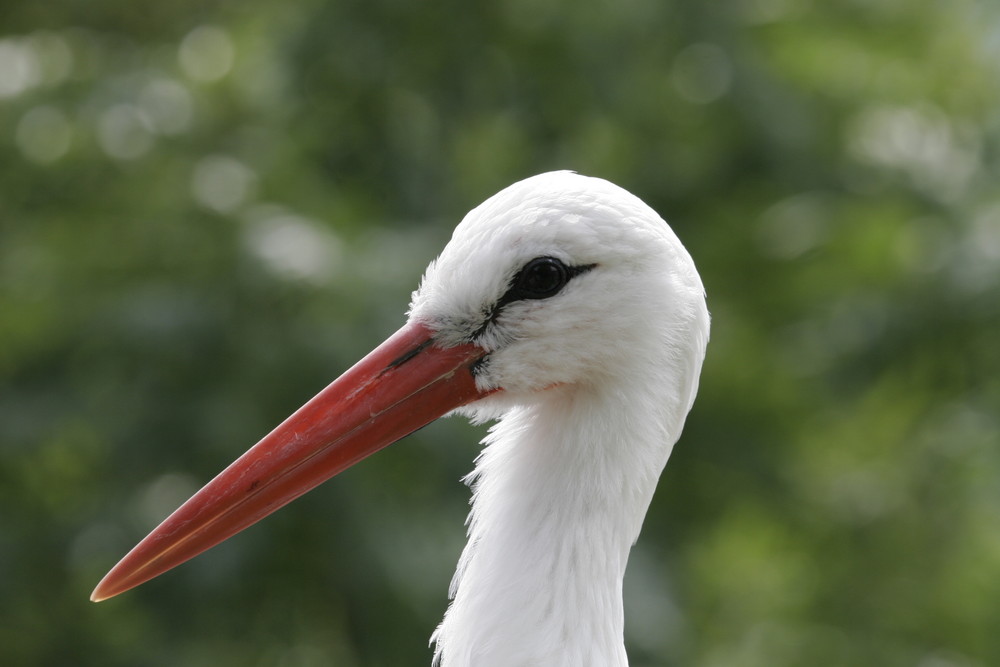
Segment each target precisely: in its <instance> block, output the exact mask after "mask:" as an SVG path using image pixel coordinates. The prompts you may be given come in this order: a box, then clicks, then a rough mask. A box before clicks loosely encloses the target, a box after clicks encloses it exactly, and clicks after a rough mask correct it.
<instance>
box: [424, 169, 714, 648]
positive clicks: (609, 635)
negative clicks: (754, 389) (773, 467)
mask: <svg viewBox="0 0 1000 667" xmlns="http://www.w3.org/2000/svg"><path fill="white" fill-rule="evenodd" d="M543 256H549V257H556V258H559V259H560V260H562V261H563V262H564V263H565V264H567V265H569V266H588V265H591V264H593V265H595V266H594V268H593V269H592V270H589V271H586V272H584V273H581V274H580V275H577V276H575V277H574V278H573V279H572V280H570V282H569V283H568V284H567V285H566V287H565V288H564V289H563V290H562V291H560V292H559V293H558V294H556V295H555V296H553V297H551V298H548V299H534V300H521V301H516V302H513V303H509V304H507V305H506V306H505V307H504V308H503V309H502V310H501V311H500V312H499V314H498V315H497V316H496V317H495V320H494V321H493V322H492V323H491V324H489V325H488V326H486V328H485V329H482V330H481V333H480V335H479V336H478V337H477V339H476V342H478V343H479V344H480V345H482V346H483V347H484V348H486V349H487V350H489V351H490V355H489V357H488V360H487V363H486V364H485V365H484V366H483V368H482V372H481V374H480V375H479V376H478V377H477V382H478V383H479V385H480V387H481V388H483V389H490V388H499V389H502V391H500V392H497V393H495V394H492V395H491V396H489V397H487V398H485V399H482V400H480V401H479V402H477V403H474V404H472V405H470V406H467V407H466V408H464V409H463V410H462V412H464V413H465V414H467V415H469V416H470V417H472V418H473V419H476V420H485V419H492V418H499V423H497V424H496V425H495V426H493V428H492V429H491V430H490V433H489V435H488V436H487V437H486V439H485V440H484V441H483V442H484V444H485V449H484V450H483V452H482V453H481V454H480V456H479V458H478V459H477V461H476V468H475V471H474V472H473V473H472V474H470V475H469V476H468V478H467V480H466V481H467V482H468V483H469V484H470V485H471V486H472V488H473V507H472V512H471V514H470V516H469V542H468V545H467V546H466V548H465V551H464V552H463V554H462V557H461V560H460V562H459V565H458V570H457V571H456V573H455V577H454V580H453V582H452V586H451V596H452V598H453V601H452V603H451V606H450V607H449V609H448V611H447V613H446V615H445V617H444V620H443V621H442V623H441V625H440V626H439V627H438V629H437V631H436V632H435V633H434V636H433V637H432V641H433V642H434V643H435V644H436V650H435V663H436V664H440V665H441V667H491V666H494V665H495V666H498V667H500V666H502V667H517V666H528V665H538V666H545V667H558V666H560V665H565V666H583V665H594V666H598V667H616V666H623V665H627V662H628V661H627V657H626V655H625V648H624V642H623V625H624V619H623V608H622V592H621V587H622V577H623V575H624V572H625V566H626V562H627V560H628V553H629V550H630V548H631V545H632V544H633V543H634V542H635V540H636V539H637V537H638V535H639V530H640V527H641V525H642V520H643V517H644V516H645V514H646V509H647V507H648V506H649V502H650V499H651V498H652V494H653V491H654V489H655V486H656V481H657V479H658V477H659V475H660V472H661V470H662V469H663V466H664V465H665V464H666V461H667V457H668V456H669V454H670V451H671V448H672V447H673V444H674V443H675V442H676V440H677V438H678V437H679V435H680V432H681V429H682V427H683V424H684V420H685V417H686V415H687V412H688V410H689V409H690V407H691V404H692V402H693V401H694V396H695V393H696V391H697V386H698V375H699V373H700V370H701V364H702V360H703V358H704V354H705V346H706V344H707V341H708V332H709V317H708V311H707V308H706V305H705V297H704V288H703V287H702V283H701V280H700V278H699V276H698V272H697V271H696V269H695V267H694V263H693V262H692V260H691V257H690V255H689V254H688V253H687V251H686V250H685V249H684V247H683V246H682V245H681V243H680V241H679V240H678V239H677V237H676V236H675V235H674V233H673V232H672V231H671V230H670V228H669V227H668V226H667V224H666V223H665V222H664V221H663V220H662V219H661V218H660V217H659V216H658V215H657V214H656V213H655V212H654V211H653V210H652V209H650V208H649V207H648V206H646V205H645V204H644V203H643V202H642V201H640V200H639V199H638V198H637V197H635V196H633V195H631V194H629V193H628V192H626V191H625V190H623V189H621V188H619V187H617V186H615V185H612V184H611V183H608V182H607V181H603V180H600V179H596V178H588V177H584V176H580V175H577V174H574V173H571V172H553V173H548V174H541V175H539V176H535V177H533V178H529V179H526V180H524V181H521V182H519V183H515V184H514V185H512V186H510V187H508V188H506V189H505V190H503V191H501V192H500V193H498V194H496V195H494V196H493V197H491V198H490V199H488V200H487V201H486V202H484V203H483V204H481V205H480V206H478V207H477V208H475V209H474V210H472V211H471V212H470V213H469V214H468V215H467V216H466V217H465V219H464V220H463V221H462V222H461V224H459V225H458V227H457V228H456V229H455V233H454V235H453V237H452V239H451V242H450V243H449V244H448V246H447V247H446V248H445V249H444V251H443V252H442V253H441V255H440V257H439V258H438V259H437V260H435V261H434V262H433V263H432V264H431V266H430V267H429V268H428V269H427V273H426V275H425V277H424V280H423V282H422V284H421V286H420V288H419V289H418V290H417V291H416V292H415V293H414V295H413V300H412V303H411V307H410V318H411V319H414V320H419V321H422V322H425V323H427V324H428V325H429V326H430V327H431V328H432V329H433V330H434V331H435V332H436V337H437V339H438V341H439V344H442V345H450V344H457V343H459V342H467V341H468V340H469V337H470V335H471V334H472V332H475V331H477V330H480V328H481V327H482V326H483V323H484V321H486V319H487V317H488V315H489V313H490V309H491V306H492V304H495V303H496V301H497V300H498V299H499V298H500V296H501V295H502V294H504V292H505V291H506V290H507V288H508V287H509V284H510V281H511V280H512V278H513V276H514V275H515V274H516V273H517V271H518V270H519V269H520V268H521V267H522V266H524V264H525V263H526V262H528V261H530V260H531V259H533V258H536V257H543Z"/></svg>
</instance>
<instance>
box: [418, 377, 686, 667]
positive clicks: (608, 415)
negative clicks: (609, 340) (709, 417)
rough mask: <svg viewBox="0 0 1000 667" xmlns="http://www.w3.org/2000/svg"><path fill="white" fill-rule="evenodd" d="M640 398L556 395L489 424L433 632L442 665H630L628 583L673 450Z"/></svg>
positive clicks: (607, 391) (611, 391)
mask: <svg viewBox="0 0 1000 667" xmlns="http://www.w3.org/2000/svg"><path fill="white" fill-rule="evenodd" d="M633 390H634V387H633ZM635 398H636V397H635V396H634V394H632V393H631V392H625V391H619V390H616V389H615V388H613V387H605V388H604V389H602V390H601V391H599V392H598V391H590V390H583V389H579V388H559V389H555V390H549V391H548V392H546V396H545V397H544V398H543V400H542V401H540V402H539V403H536V404H533V405H531V406H527V407H521V408H516V409H514V410H512V411H511V412H509V413H508V414H507V415H505V416H504V418H503V419H502V420H501V421H500V422H499V423H498V424H497V425H496V426H494V427H493V429H492V430H491V433H490V435H489V436H488V437H487V439H486V440H485V441H484V442H485V443H486V445H487V447H486V448H485V450H484V451H483V453H482V454H481V456H480V457H479V459H478V460H477V463H476V470H475V472H474V473H473V475H472V476H471V479H472V484H473V489H474V496H473V510H472V513H471V515H470V528H469V543H468V545H467V546H466V548H465V551H464V553H463V554H462V559H461V561H460V563H459V568H458V571H457V572H456V574H455V579H454V580H453V582H452V590H451V593H452V596H453V597H454V601H453V603H452V605H451V607H450V609H449V610H448V613H447V614H446V616H445V619H444V621H443V622H442V624H441V626H440V627H439V628H438V631H437V632H436V633H435V637H434V639H435V641H436V642H437V650H438V652H439V655H440V658H441V659H440V664H441V665H442V667H467V666H471V665H475V666H476V667H484V666H486V667H488V666H491V665H504V666H505V667H509V666H511V665H546V666H558V665H567V666H569V665H575V666H579V665H601V666H608V667H616V666H618V667H623V666H625V665H627V658H626V655H625V648H624V642H623V625H624V618H623V616H624V613H623V608H622V594H621V586H622V577H623V575H624V572H625V566H626V562H627V560H628V552H629V549H630V548H631V545H632V543H633V542H634V541H635V539H636V537H637V536H638V533H639V528H640V526H641V524H642V519H643V516H644V515H645V513H646V509H647V507H648V505H649V501H650V499H651V497H652V494H653V490H654V488H655V485H656V480H657V478H658V476H659V473H660V471H661V469H662V468H663V465H664V464H665V463H666V458H667V456H668V454H669V450H670V446H671V445H672V444H673V438H670V437H669V435H668V434H669V429H668V428H667V426H668V425H667V424H662V423H656V422H655V421H650V414H657V413H658V412H660V411H650V410H648V406H644V405H643V402H642V401H641V400H635ZM661 410H662V407H661Z"/></svg>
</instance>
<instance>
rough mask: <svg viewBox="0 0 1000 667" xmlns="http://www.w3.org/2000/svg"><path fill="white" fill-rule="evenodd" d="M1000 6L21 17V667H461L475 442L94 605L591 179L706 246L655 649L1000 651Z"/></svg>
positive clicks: (15, 284)
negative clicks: (444, 664)
mask: <svg viewBox="0 0 1000 667" xmlns="http://www.w3.org/2000/svg"><path fill="white" fill-rule="evenodd" d="M998 13H1000V8H998V7H997V6H996V5H995V4H994V3H991V2H986V1H982V2H973V1H971V0H957V1H955V2H949V3H944V2H928V3H907V2H903V1H902V0H877V1H872V2H867V1H865V2H863V1H861V0H830V1H829V2H810V1H809V0H726V1H724V2H716V3H703V2H698V1H696V0H675V1H673V2H664V1H663V0H626V1H624V2H620V3H613V2H606V1H588V2H567V1H565V0H538V1H535V0H532V1H529V0H502V1H501V2H496V3H466V2H458V1H457V0H451V1H448V0H444V1H439V2H427V3H406V2H401V1H400V0H375V1H365V2H361V1H359V0H342V1H338V0H289V1H288V2H282V3H275V2H262V1H260V0H246V1H244V2H240V3H236V2H222V1H218V0H217V1H215V2H198V3H195V2H189V1H183V0H182V1H180V2H172V3H131V4H128V3H120V2H110V1H108V0H96V1H95V2H88V3H73V2H66V1H65V0H56V1H54V2H45V3H7V4H5V5H4V7H3V8H2V9H0V31H2V32H0V503H2V507H3V508H4V512H3V517H4V518H3V521H2V522H0V601H2V602H0V662H2V663H3V664H4V665H101V666H115V665H123V666H124V665H143V666H145V665H149V666H160V665H163V666H166V665H185V666H197V665H212V666H213V667H218V666H220V665H221V666H227V665H296V666H297V665H319V664H335V665H343V666H350V665H365V666H378V665H384V666H398V665H419V664H427V663H428V662H429V659H430V651H429V649H428V648H427V637H428V636H429V634H430V632H431V630H432V629H433V627H434V626H435V624H436V623H437V621H438V619H439V618H440V615H441V613H442V612H443V610H444V609H445V606H446V598H445V592H446V589H447V583H448V580H449V577H450V574H451V569H452V567H453V564H454V562H455V561H456V559H457V556H458V553H459V551H460V549H461V545H462V543H463V527H462V520H463V518H464V515H465V512H466V510H467V507H466V504H465V503H466V501H467V498H468V491H467V489H465V488H464V487H463V486H461V485H460V484H459V483H458V478H459V477H460V476H461V475H462V474H463V473H464V472H465V471H467V470H468V469H469V468H470V467H471V461H472V458H473V457H474V456H475V453H476V451H477V449H476V447H475V444H474V443H475V442H476V441H477V439H478V437H480V436H481V435H482V430H481V429H474V428H472V427H469V426H467V425H465V424H464V423H461V422H460V421H458V420H445V421H443V422H440V423H437V424H435V425H433V426H432V427H429V428H427V429H425V430H423V431H421V432H420V433H419V434H417V435H415V436H414V437H411V438H409V440H408V441H407V442H406V443H405V444H402V445H399V446H397V447H394V448H391V449H390V450H388V451H386V452H384V453H382V454H379V455H377V456H375V457H373V458H372V459H370V460H368V461H366V462H365V463H364V464H363V465H360V466H358V467H357V468H355V469H352V470H351V471H349V472H347V473H345V474H343V475H342V476H341V477H339V478H337V479H336V480H335V481H333V482H331V483H328V484H327V485H325V486H323V487H321V488H320V489H318V490H317V491H315V492H314V493H312V494H310V495H309V496H307V497H305V498H303V499H302V500H300V501H299V502H298V503H296V504H295V505H294V506H292V507H290V508H288V509H286V510H285V511H283V512H280V513H279V514H277V515H275V516H274V517H271V518H270V519H269V520H268V521H266V522H264V523H262V524H260V525H259V526H257V527H255V528H253V529H251V530H249V531H247V532H246V533H244V534H243V535H241V536H239V537H237V538H235V539H233V540H231V541H230V542H229V543H226V544H224V545H222V546H220V547H219V548H217V549H215V550H214V551H213V552H211V553H209V554H206V555H205V556H202V557H200V558H198V559H196V560H194V561H192V562H191V563H189V564H187V565H185V566H183V567H181V568H179V569H178V570H176V571H174V572H172V573H170V574H168V575H166V576H164V577H162V578H160V579H158V580H156V581H153V582H151V583H149V584H147V585H145V586H143V587H141V588H139V589H137V590H135V591H133V592H130V593H128V594H126V595H124V596H121V597H120V598H116V599H114V600H112V601H109V602H105V603H102V604H101V605H99V606H95V605H92V604H91V603H90V602H88V601H87V597H88V594H89V592H90V590H91V589H92V588H93V586H94V585H95V583H96V582H97V581H98V579H99V578H100V577H101V575H103V573H104V572H105V571H106V570H107V569H108V568H109V567H110V566H111V565H112V564H113V563H114V562H115V561H116V559H117V558H119V557H120V556H121V555H123V554H124V553H125V551H126V550H127V549H128V548H130V547H131V546H132V545H133V544H134V543H135V542H136V541H137V540H138V539H139V538H140V537H142V536H143V535H145V533H146V532H147V531H148V530H149V529H150V528H151V527H152V526H154V525H155V524H156V523H157V522H158V521H159V520H160V519H161V518H163V517H164V516H165V515H166V514H167V513H168V512H169V511H171V510H172V509H173V508H174V507H175V506H176V505H177V504H178V503H179V502H180V501H182V500H183V499H185V498H186V497H187V495H188V494H189V493H190V492H191V491H193V490H194V489H196V488H197V487H198V486H199V485H200V483H202V482H204V481H205V480H207V479H209V478H210V477H211V476H212V475H213V474H214V473H215V472H217V471H218V470H220V469H221V468H222V467H223V466H224V465H225V464H227V463H228V462H229V461H230V460H231V459H233V458H234V457H235V456H236V455H237V454H238V453H240V452H242V451H243V449H245V448H246V447H247V446H249V445H250V444H252V443H253V442H255V441H256V440H257V439H258V438H259V437H260V436H261V435H262V434H264V433H265V432H267V431H268V430H269V429H270V427H272V426H273V425H275V424H276V423H278V422H279V421H280V420H281V419H282V418H283V417H284V416H285V415H286V414H288V413H289V412H291V411H292V410H293V409H294V408H296V407H297V406H298V405H299V404H300V403H302V402H303V401H304V400H305V399H307V398H309V397H310V396H311V395H312V394H313V393H314V392H315V391H317V390H318V389H320V388H321V387H322V386H324V385H325V384H326V382H328V381H329V380H331V379H332V378H333V377H335V376H336V375H338V374H339V372H340V371H342V370H343V369H344V368H346V367H347V366H348V365H349V364H350V363H352V362H353V361H354V360H355V359H357V358H358V357H359V356H360V355H361V354H363V353H364V352H366V351H367V349H368V348H369V347H371V346H372V345H374V344H375V343H377V342H379V341H380V340H381V339H382V337H383V336H385V335H386V334H388V333H390V332H391V331H393V330H395V328H396V327H397V326H398V325H399V324H400V323H401V322H402V319H403V312H404V309H405V305H406V301H407V296H408V293H409V291H410V290H411V289H412V288H413V287H415V285H416V284H417V281H418V279H419V276H420V271H421V269H422V268H423V266H424V265H425V264H426V263H427V262H428V261H429V260H430V259H431V258H432V257H433V256H434V255H435V253H436V252H437V250H438V249H439V248H440V247H441V246H443V244H444V243H445V242H446V240H447V238H448V234H449V232H450V230H451V228H452V227H453V226H454V224H455V223H456V222H457V221H458V220H459V219H460V218H461V216H462V215H463V214H464V212H465V210H467V209H468V208H470V207H471V206H473V205H475V204H477V203H479V202H480V201H481V200H482V199H484V198H485V197H486V196H488V195H490V194H492V193H493V192H495V191H496V190H498V189H500V188H501V187H503V186H505V185H507V184H509V183H510V182H513V181H515V180H518V179H520V178H523V177H525V176H528V175H531V174H534V173H538V172H541V171H545V170H549V169H554V168H571V169H575V170H578V171H581V172H583V173H587V174H593V175H599V176H603V177H605V178H608V179H610V180H612V181H614V182H617V183H619V184H620V185H622V186H624V187H626V188H627V189H629V190H631V191H633V192H635V193H636V194H638V195H639V196H640V197H642V198H643V199H645V200H646V201H647V202H648V203H650V204H651V205H652V206H653V207H654V208H656V209H657V210H658V211H660V212H661V213H662V214H663V215H664V216H665V217H667V218H668V219H669V220H670V221H671V223H672V224H673V226H674V228H675V229H676V231H677V232H678V234H679V236H680V237H681V238H682V239H683V240H684V242H685V243H686V244H687V246H688V247H689V249H690V250H691V252H692V254H693V255H694V257H695V259H696V261H697V262H698V265H699V267H700V269H701V272H702V275H703V277H704V280H705V283H706V286H707V289H708V293H709V303H710V307H711V309H712V312H713V318H714V328H713V336H712V343H711V345H710V350H709V358H708V362H707V366H706V368H705V372H704V377H703V381H702V389H701V395H700V397H699V399H698V402H697V403H696V405H695V409H694V411H693V413H692V415H691V418H690V419H689V423H688V427H687V429H686V432H685V434H684V436H683V438H682V440H681V443H680V444H679V446H678V448H677V449H676V451H675V453H674V456H673V459H672V460H671V462H670V464H669V465H668V466H667V470H666V472H665V473H664V476H663V479H662V481H661V485H660V489H659V492H658V495H657V497H656V499H655V501H654V504H653V506H652V508H651V510H650V514H649V516H648V518H647V521H646V524H645V529H644V534H643V537H642V538H641V540H640V542H639V544H638V546H637V547H636V549H635V550H634V551H633V558H632V563H631V566H630V570H629V574H628V577H627V580H626V597H627V601H626V614H627V619H626V625H627V644H628V648H629V652H630V655H631V658H632V662H633V664H634V665H636V666H644V665H685V666H687V665H702V666H723V667H727V666H757V665H759V666H761V667H775V666H779V665H780V666H786V665H787V666H792V665H802V666H814V665H824V666H825V665H837V666H839V665H843V666H856V665H878V666H885V665H919V666H921V667H967V666H973V665H984V666H985V665H996V664H1000V635H998V634H997V628H998V627H1000V429H998V426H1000V425H998V414H997V406H998V405H1000V345H998V325H1000V281H998V278H1000V186H998V184H1000V85H998V84H1000V17H998Z"/></svg>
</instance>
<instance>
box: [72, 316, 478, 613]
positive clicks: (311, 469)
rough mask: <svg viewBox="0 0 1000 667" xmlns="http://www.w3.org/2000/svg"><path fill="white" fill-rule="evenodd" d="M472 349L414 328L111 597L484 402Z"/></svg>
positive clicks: (181, 526)
mask: <svg viewBox="0 0 1000 667" xmlns="http://www.w3.org/2000/svg"><path fill="white" fill-rule="evenodd" d="M484 355H485V351H484V350H483V349H482V348H480V347H478V346H476V345H473V344H463V345H458V346H455V347H449V348H442V347H437V346H436V345H435V343H434V338H433V335H432V332H431V331H430V329H428V328H427V327H426V326H425V325H423V324H420V323H418V322H411V323H409V324H407V325H406V326H404V327H403V328H402V329H400V330H399V331H397V332H396V333H395V334H393V335H392V336H391V337H389V339H388V340H386V341H385V342H384V343H382V344H381V345H380V346H378V347H377V348H376V349H375V350H373V351H372V352H371V353H370V354H369V355H368V356H366V357H365V358H364V359H362V360H361V361H359V362H358V363H357V364H355V365H354V367H352V368H351V369H350V370H348V371H347V372H346V373H344V374H343V375H342V376H340V377H339V378H338V379H337V380H335V381H334V382H333V383H332V384H330V386H328V387H327V388H326V389H324V390H323V391H321V392H320V393H319V394H317V395H316V396H315V397H314V398H313V399H312V400H311V401H309V402H308V403H306V404H305V405H303V406H302V407H301V408H299V409H298V410H297V411H296V412H295V413H294V414H293V415H292V416H291V417H289V418H288V419H286V420H285V421H284V422H283V423H282V424H281V425H280V426H278V428H276V429H274V430H273V431H272V432H271V433H269V434H268V435H267V436H266V437H265V438H264V439H263V440H261V441H260V442H258V443H257V444H256V445H254V446H253V447H252V448H250V449H249V450H248V451H247V452H246V453H245V454H243V456H241V457H240V458H239V459H237V460H236V461H235V462H233V463H232V464H231V465H230V466H229V467H228V468H226V469H225V470H223V471H222V472H221V473H219V475H218V476H217V477H216V478H215V479H213V480H212V481H211V482H209V483H208V484H206V485H205V487H204V488H203V489H201V491H199V492H198V493H196V494H195V495H194V496H192V497H191V498H190V499H189V500H188V501H187V502H186V503H184V504H183V505H181V507H179V508H178V509H177V510H176V511H175V512H174V513H173V514H171V515H170V516H169V517H167V518H166V520H164V522H163V523H161V524H160V525H159V526H158V527H157V528H156V529H155V530H154V531H153V532H151V533H150V534H149V535H148V536H146V538H145V539H144V540H142V541H141V542H140V543H139V544H138V545H136V546H135V548H133V549H132V551H130V552H129V553H128V554H126V556H125V557H124V558H122V560H121V561H120V562H119V563H118V564H117V565H115V567H114V568H113V569H112V570H111V571H110V572H108V574H107V575H105V577H104V579H102V580H101V582H100V583H99V584H98V585H97V588H95V589H94V592H93V594H91V596H90V599H91V600H93V601H94V602H99V601H100V600H105V599H107V598H110V597H113V596H115V595H118V594H119V593H122V592H124V591H127V590H128V589H130V588H133V587H134V586H138V585H139V584H141V583H143V582H145V581H148V580H149V579H152V578H153V577H155V576H158V575H160V574H162V573H163V572H166V571H167V570H169V569H171V568H172V567H175V566H177V565H180V564H181V563H183V562H184V561H186V560H188V559H189V558H193V557H194V556H197V555H198V554H200V553H201V552H202V551H205V550H206V549H209V548H211V547H213V546H215V545H216V544H218V543H219V542H222V541H223V540H225V539H227V538H229V537H231V536H232V535H235V534H236V533H238V532H239V531H241V530H243V529H244V528H246V527H248V526H250V525H252V524H254V523H256V522H257V521H259V520H261V519H263V518H264V517H265V516H267V515H268V514H270V513H271V512H274V511H275V510H277V509H278V508H279V507H282V506H283V505H285V504H287V503H289V502H291V501H293V500H295V499H296V498H298V497H299V496H301V495H302V494H303V493H305V492H306V491H309V490H310V489H312V488H314V487H316V486H318V485H319V484H321V483H323V482H324V481H326V480H327V479H329V478H331V477H333V476H334V475H336V474H337V473H339V472H341V471H342V470H344V469H346V468H348V467H350V466H352V465H354V464H355V463H357V462H358V461H360V460H361V459H363V458H365V457H366V456H369V455H370V454H373V453H374V452H376V451H378V450H379V449H382V448H383V447H386V446H388V445H390V444H392V443H393V442H395V441H397V440H399V439H400V438H402V437H403V436H405V435H408V434H410V433H412V432H413V431H416V430H417V429H419V428H421V427H423V426H425V425H427V424H429V423H430V422H432V421H434V420H435V419H437V418H438V417H440V416H441V415H443V414H445V413H446V412H448V411H449V410H452V409H454V408H456V407H459V406H462V405H465V404H467V403H471V402H472V401H474V400H476V399H478V398H480V397H482V396H484V395H486V393H489V392H485V393H484V392H482V391H480V390H478V389H477V388H476V382H475V378H474V377H473V374H472V370H471V369H472V367H473V365H474V364H475V363H476V362H477V361H479V360H480V359H482V358H483V356H484Z"/></svg>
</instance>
